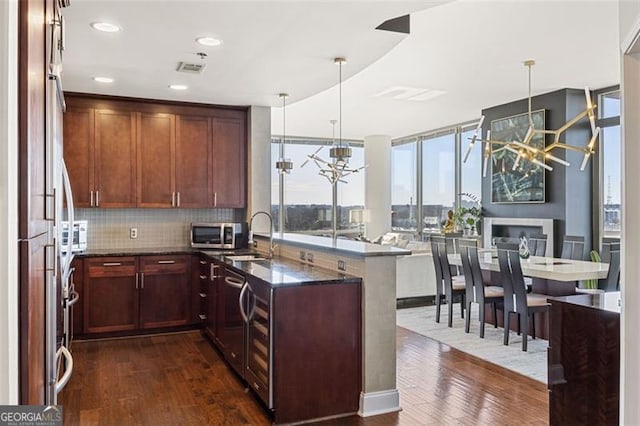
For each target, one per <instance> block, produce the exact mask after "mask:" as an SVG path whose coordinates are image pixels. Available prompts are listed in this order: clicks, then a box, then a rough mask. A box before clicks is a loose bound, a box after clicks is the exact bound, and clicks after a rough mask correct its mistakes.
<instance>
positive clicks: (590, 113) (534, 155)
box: [463, 60, 600, 177]
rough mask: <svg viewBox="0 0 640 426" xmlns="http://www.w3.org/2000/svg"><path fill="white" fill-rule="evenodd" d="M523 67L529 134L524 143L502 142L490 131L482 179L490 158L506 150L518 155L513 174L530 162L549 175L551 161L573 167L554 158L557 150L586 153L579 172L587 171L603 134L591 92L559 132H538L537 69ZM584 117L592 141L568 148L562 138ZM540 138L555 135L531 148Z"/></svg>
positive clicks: (475, 134) (586, 92)
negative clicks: (526, 75)
mask: <svg viewBox="0 0 640 426" xmlns="http://www.w3.org/2000/svg"><path fill="white" fill-rule="evenodd" d="M524 65H525V66H526V67H527V68H528V72H529V97H528V119H529V128H528V130H527V133H526V135H525V137H524V139H523V140H522V141H514V140H511V141H499V140H492V139H491V132H490V131H487V137H486V139H481V141H482V143H483V165H482V176H483V177H484V176H486V175H487V163H488V160H489V158H490V157H491V156H492V155H493V154H495V153H498V152H500V151H503V150H506V151H509V152H512V153H514V154H516V158H515V160H514V163H513V170H516V168H517V167H518V165H519V164H520V162H521V161H529V162H530V163H532V164H535V165H537V166H540V167H543V168H545V169H547V170H549V171H551V170H553V167H551V166H550V165H549V164H547V163H546V162H545V160H550V161H553V162H556V163H558V164H562V165H563V166H567V167H568V166H570V165H571V164H570V163H569V162H568V161H565V160H563V159H561V158H558V157H557V156H555V155H553V154H552V151H555V150H558V149H564V150H572V151H577V152H581V153H583V158H582V164H581V165H580V170H581V171H582V170H584V168H585V167H586V165H587V163H588V161H589V158H590V157H591V156H592V155H593V154H595V149H596V143H597V141H598V135H599V134H600V128H599V127H597V126H596V120H595V113H594V110H595V109H596V105H595V104H594V103H593V102H592V100H591V92H590V91H589V88H588V87H585V89H584V95H585V103H586V107H585V109H584V111H582V112H581V113H579V114H578V115H576V116H575V117H574V118H572V119H571V120H569V121H567V122H566V123H565V124H564V125H562V126H561V127H559V128H558V129H556V130H545V129H536V128H535V126H534V123H533V118H532V115H531V67H532V66H533V65H535V61H533V60H527V61H524ZM584 117H588V118H589V124H590V126H591V138H590V139H589V141H588V142H587V144H586V145H585V146H583V147H581V146H574V145H569V144H567V143H565V142H562V141H561V140H560V137H561V135H562V134H563V133H564V132H566V131H567V130H568V129H569V128H570V127H572V126H573V125H575V124H576V123H578V122H579V121H580V120H582V119H583V118H584ZM484 118H485V117H484V115H483V116H482V117H480V121H479V122H478V126H477V127H476V129H475V131H474V132H473V135H472V136H471V138H470V139H471V142H470V143H469V146H468V147H467V151H466V153H465V156H464V160H463V162H466V161H467V158H469V154H470V153H471V150H472V149H473V146H474V144H475V143H476V141H477V140H478V134H479V133H480V130H481V129H482V124H483V122H484ZM537 135H541V136H542V137H543V140H544V138H545V136H546V135H553V142H552V143H551V144H549V145H548V146H545V147H544V148H536V147H534V146H532V145H531V141H532V140H533V138H534V137H535V136H537ZM495 145H498V146H500V147H499V148H497V149H494V146H495Z"/></svg>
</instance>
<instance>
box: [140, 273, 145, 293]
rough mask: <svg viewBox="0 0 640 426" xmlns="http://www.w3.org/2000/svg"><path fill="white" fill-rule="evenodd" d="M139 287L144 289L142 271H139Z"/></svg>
mask: <svg viewBox="0 0 640 426" xmlns="http://www.w3.org/2000/svg"><path fill="white" fill-rule="evenodd" d="M140 289H141V290H144V272H140Z"/></svg>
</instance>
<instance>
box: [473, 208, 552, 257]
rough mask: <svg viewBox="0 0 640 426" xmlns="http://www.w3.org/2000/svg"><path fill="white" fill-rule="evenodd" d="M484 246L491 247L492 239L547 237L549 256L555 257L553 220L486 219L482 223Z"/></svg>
mask: <svg viewBox="0 0 640 426" xmlns="http://www.w3.org/2000/svg"><path fill="white" fill-rule="evenodd" d="M482 233H483V234H484V235H483V244H484V246H485V247H491V239H492V238H494V237H495V238H499V237H509V238H518V237H519V236H520V235H521V234H524V235H526V236H527V237H528V236H529V235H532V234H546V235H547V256H549V257H553V242H554V238H553V219H538V218H520V217H485V218H484V219H483V221H482Z"/></svg>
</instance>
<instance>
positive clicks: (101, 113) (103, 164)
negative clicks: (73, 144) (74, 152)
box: [71, 109, 136, 207]
mask: <svg viewBox="0 0 640 426" xmlns="http://www.w3.org/2000/svg"><path fill="white" fill-rule="evenodd" d="M71 166H73V165H71ZM94 168H95V177H94V179H95V182H96V184H95V195H94V197H95V198H94V206H96V207H135V206H136V115H135V113H133V112H129V111H126V110H123V111H119V110H100V109H99V110H96V111H95V155H94Z"/></svg>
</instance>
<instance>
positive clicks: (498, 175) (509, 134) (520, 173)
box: [491, 109, 545, 203]
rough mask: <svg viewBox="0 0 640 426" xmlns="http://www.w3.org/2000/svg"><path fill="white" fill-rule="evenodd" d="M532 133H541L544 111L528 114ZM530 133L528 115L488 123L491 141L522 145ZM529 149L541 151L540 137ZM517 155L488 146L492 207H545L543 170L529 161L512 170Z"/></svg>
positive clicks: (499, 147)
mask: <svg viewBox="0 0 640 426" xmlns="http://www.w3.org/2000/svg"><path fill="white" fill-rule="evenodd" d="M531 118H532V120H533V125H534V128H535V129H540V130H542V129H544V128H545V127H544V126H545V110H543V109H541V110H537V111H533V112H532V113H531ZM528 129H529V117H528V113H524V114H518V115H512V116H510V117H505V118H500V119H497V120H493V121H491V140H493V141H501V142H510V141H518V142H522V141H523V140H524V138H525V135H526V134H527V130H528ZM530 145H531V146H533V147H535V148H538V149H544V147H545V138H544V135H543V134H536V135H535V136H534V137H533V139H532V140H531V142H530ZM516 157H517V155H516V154H515V153H514V152H511V151H509V150H507V149H504V145H501V144H497V143H493V144H492V146H491V202H493V203H544V202H545V188H544V174H545V173H544V172H545V169H544V168H543V167H540V166H539V165H536V164H533V163H531V162H530V161H520V162H519V163H518V165H517V167H516V168H515V169H514V168H513V165H514V163H515V161H516Z"/></svg>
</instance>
